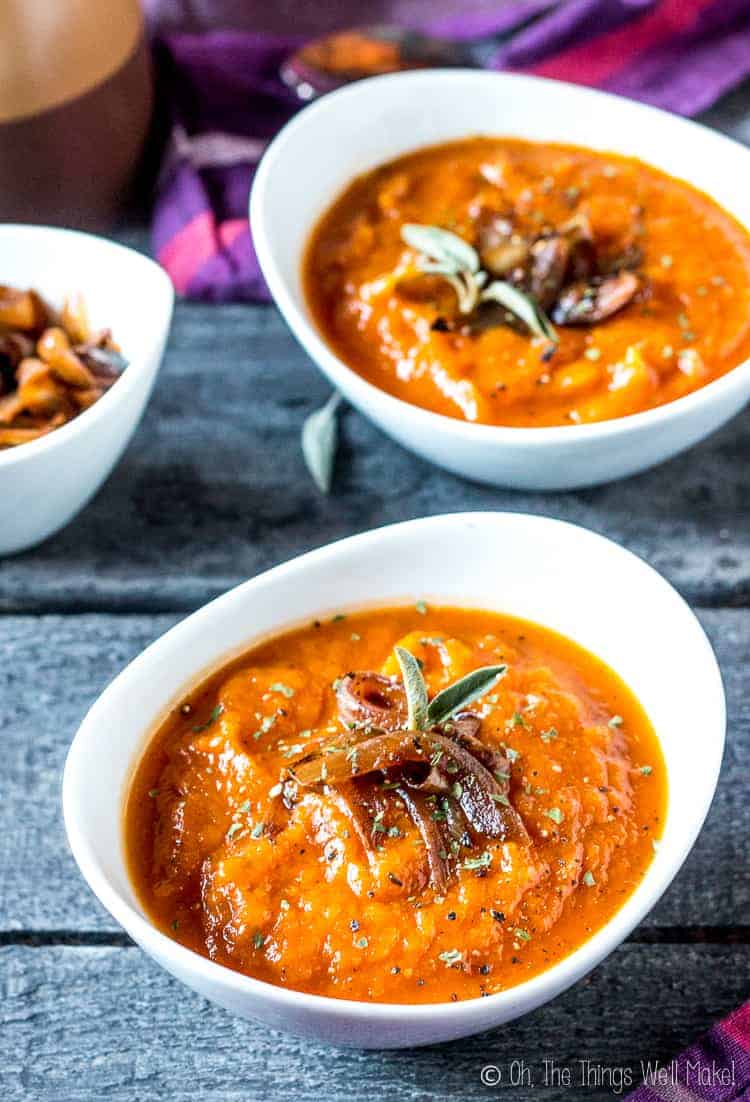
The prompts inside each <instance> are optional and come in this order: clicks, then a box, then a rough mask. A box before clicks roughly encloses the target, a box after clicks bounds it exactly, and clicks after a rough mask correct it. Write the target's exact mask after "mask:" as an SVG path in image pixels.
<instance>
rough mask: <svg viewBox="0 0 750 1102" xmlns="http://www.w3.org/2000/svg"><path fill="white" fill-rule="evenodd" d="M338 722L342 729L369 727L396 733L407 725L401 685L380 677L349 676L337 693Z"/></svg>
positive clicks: (398, 682)
mask: <svg viewBox="0 0 750 1102" xmlns="http://www.w3.org/2000/svg"><path fill="white" fill-rule="evenodd" d="M336 703H337V705H338V710H339V718H340V719H341V722H342V723H343V724H345V726H347V727H348V726H351V725H352V724H355V725H356V726H362V725H365V724H369V726H371V727H376V728H378V729H379V730H381V731H397V730H400V729H403V727H404V725H405V723H406V698H405V696H404V688H403V685H402V684H401V682H400V681H395V680H393V678H390V677H385V676H384V675H383V674H380V673H370V672H367V673H348V674H347V675H346V677H342V678H341V681H340V683H339V686H338V688H337V690H336Z"/></svg>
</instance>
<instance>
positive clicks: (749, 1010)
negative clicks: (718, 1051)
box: [720, 1002, 750, 1052]
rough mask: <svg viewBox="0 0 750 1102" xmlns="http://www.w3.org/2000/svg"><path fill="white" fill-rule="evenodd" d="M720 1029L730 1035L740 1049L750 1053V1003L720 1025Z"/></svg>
mask: <svg viewBox="0 0 750 1102" xmlns="http://www.w3.org/2000/svg"><path fill="white" fill-rule="evenodd" d="M720 1028H721V1029H722V1030H723V1031H724V1033H726V1034H728V1036H730V1037H731V1038H732V1040H733V1041H735V1042H736V1043H737V1044H738V1045H739V1046H740V1048H743V1049H744V1050H745V1052H750V1002H746V1003H745V1004H744V1006H741V1007H740V1008H739V1009H738V1010H735V1011H734V1013H733V1014H730V1015H729V1017H728V1018H725V1019H724V1021H723V1022H721V1023H720Z"/></svg>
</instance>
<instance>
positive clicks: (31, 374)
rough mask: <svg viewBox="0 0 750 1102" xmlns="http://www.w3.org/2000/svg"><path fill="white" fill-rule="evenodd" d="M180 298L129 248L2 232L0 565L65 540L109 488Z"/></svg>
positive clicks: (42, 231) (18, 229)
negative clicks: (58, 536)
mask: <svg viewBox="0 0 750 1102" xmlns="http://www.w3.org/2000/svg"><path fill="white" fill-rule="evenodd" d="M173 299H174V295H173V291H172V285H171V283H170V281H169V279H168V277H167V276H166V275H165V273H164V272H163V271H162V270H161V268H159V267H158V265H156V264H155V263H154V262H153V261H151V260H149V259H148V258H147V257H145V256H141V255H140V254H139V253H136V252H134V251H133V250H132V249H128V248H125V247H124V246H122V245H117V244H114V243H113V242H110V241H106V240H104V239H103V238H99V237H94V236H92V235H90V234H84V233H77V232H73V231H70V230H63V229H53V228H50V227H47V226H22V225H2V226H0V554H2V555H8V554H12V553H13V552H17V551H22V550H24V549H25V548H28V547H32V546H34V545H35V544H38V543H40V542H41V541H42V540H44V539H46V538H47V537H48V536H51V535H52V534H53V533H55V532H57V531H58V530H59V529H60V528H62V527H63V526H64V525H65V524H67V523H68V522H69V521H70V520H71V519H72V518H73V517H74V516H75V514H76V513H78V512H79V510H80V509H82V508H83V506H84V505H85V504H86V503H87V502H88V501H89V500H90V498H91V497H92V496H93V495H94V494H95V493H96V491H97V490H98V489H99V487H100V486H101V484H102V483H103V482H104V480H105V479H106V478H107V476H108V475H109V473H110V472H111V470H112V468H113V467H114V465H115V463H116V462H117V460H118V459H119V458H120V455H121V454H122V452H123V451H124V449H125V447H126V445H127V444H128V442H129V440H130V438H131V436H132V435H133V432H134V431H135V427H136V425H137V423H138V421H139V419H140V416H141V414H142V412H143V409H144V407H145V405H146V402H147V400H148V397H149V394H150V392H151V387H152V385H153V382H154V378H155V376H156V372H157V369H158V367H159V363H160V361H161V357H162V353H163V350H164V344H165V342H166V338H167V333H168V331H169V323H170V319H171V316H172V304H173Z"/></svg>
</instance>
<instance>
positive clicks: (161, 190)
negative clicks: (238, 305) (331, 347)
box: [148, 0, 750, 301]
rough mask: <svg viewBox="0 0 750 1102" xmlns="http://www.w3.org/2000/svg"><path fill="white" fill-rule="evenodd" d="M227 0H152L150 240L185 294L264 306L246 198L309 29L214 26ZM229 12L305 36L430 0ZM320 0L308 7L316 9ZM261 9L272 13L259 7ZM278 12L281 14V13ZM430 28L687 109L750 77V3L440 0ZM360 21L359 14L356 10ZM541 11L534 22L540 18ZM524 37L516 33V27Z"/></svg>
mask: <svg viewBox="0 0 750 1102" xmlns="http://www.w3.org/2000/svg"><path fill="white" fill-rule="evenodd" d="M216 6H217V5H216V2H214V0H212V2H210V3H209V0H204V2H200V0H199V2H193V3H191V4H189V5H187V4H186V3H185V4H183V3H182V2H181V0H148V8H149V16H150V18H151V20H152V24H153V25H154V26H155V27H156V28H157V29H159V28H161V29H162V30H163V28H164V27H165V26H166V27H167V28H169V27H171V26H174V25H179V24H180V20H181V17H182V16H184V15H185V14H186V13H185V12H184V11H183V8H189V10H190V17H189V19H188V26H190V27H192V28H197V29H198V31H199V33H192V32H183V31H174V30H169V31H168V33H162V34H160V35H159V36H157V38H156V41H155V56H156V62H157V71H158V76H159V87H160V95H161V98H162V101H163V102H164V103H165V106H166V109H167V111H168V113H169V118H170V123H171V137H170V141H169V146H168V149H167V152H166V154H165V158H164V164H163V166H162V171H161V174H160V177H159V182H158V186H157V194H156V200H155V204H154V211H153V225H152V243H153V249H154V252H155V255H156V257H157V259H158V260H159V261H160V262H161V263H162V264H163V266H164V267H165V268H166V270H167V272H168V273H169V274H170V276H171V278H172V281H173V282H174V285H175V288H176V290H177V291H178V293H179V294H182V295H185V296H187V297H190V298H197V299H203V300H206V301H232V300H241V301H263V300H266V299H267V298H268V291H267V288H266V286H265V283H264V282H263V277H262V276H261V273H260V270H259V267H258V263H257V259H256V257H255V253H254V251H253V246H252V240H251V236H250V230H249V226H248V222H247V203H248V196H249V192H250V186H251V183H252V179H253V175H254V172H255V168H256V165H257V163H258V161H259V159H260V157H261V156H262V154H263V150H264V149H265V146H266V145H267V144H268V142H269V141H270V139H271V138H272V137H273V135H274V134H275V133H276V131H277V130H278V129H279V127H280V126H282V125H283V124H284V123H285V122H286V121H287V119H289V118H290V117H291V116H292V114H293V113H294V112H295V111H296V110H298V109H299V102H298V101H297V99H296V97H295V96H294V95H293V94H292V93H291V92H290V91H289V90H288V89H287V88H286V87H285V86H284V84H283V83H282V81H281V80H280V78H279V75H278V74H279V66H280V64H281V62H282V61H283V59H284V58H285V57H286V55H287V53H288V52H289V51H290V50H292V49H294V48H295V47H296V46H297V45H298V44H299V43H300V42H301V41H302V38H301V37H290V36H288V35H277V34H273V33H271V31H269V30H234V29H233V30H215V31H206V30H204V29H203V28H205V27H206V26H208V25H209V17H210V12H211V11H212V10H214V11H215V9H216ZM219 7H220V8H221V9H222V10H223V11H224V12H225V13H227V16H228V17H229V18H236V19H237V20H244V23H243V25H244V26H247V25H248V20H254V19H256V20H257V25H258V26H261V27H269V26H270V27H273V26H276V27H278V26H292V27H294V28H295V29H297V28H299V29H302V30H304V31H305V32H306V33H309V32H312V31H315V30H317V31H320V30H325V29H329V28H330V26H331V25H332V23H333V22H338V23H339V24H340V25H350V26H351V25H354V24H356V23H357V22H362V13H363V12H366V17H367V21H368V22H372V21H373V20H374V19H381V20H390V21H400V22H402V23H404V25H407V24H408V25H417V24H418V23H419V18H418V11H419V10H420V8H421V10H422V11H424V5H419V4H417V3H416V2H415V0H393V2H391V3H389V2H387V0H381V2H380V3H375V4H374V5H372V6H369V5H368V6H362V5H354V4H351V0H329V2H327V3H322V4H320V5H319V7H318V8H316V6H315V5H310V6H307V5H297V10H298V11H299V16H300V17H299V18H297V17H296V16H294V17H292V15H291V13H290V11H289V10H288V7H289V5H288V0H278V2H277V3H275V4H274V5H266V4H260V3H259V0H255V2H254V3H252V2H249V3H239V0H237V2H236V3H233V2H232V0H228V2H227V3H224V4H221V3H219ZM308 8H309V9H310V10H308ZM261 9H262V10H261ZM271 9H272V10H271ZM429 10H430V22H429V24H428V25H425V24H424V23H422V24H421V29H423V30H428V31H430V32H432V33H438V34H442V35H445V36H448V37H454V38H456V39H471V38H477V37H487V36H490V35H500V34H503V35H505V36H507V35H509V37H506V38H505V40H504V42H503V44H502V45H499V46H498V49H497V51H496V52H495V53H494V55H492V56H491V60H490V62H489V67H490V68H493V69H507V70H511V71H516V72H518V71H520V72H530V73H536V74H538V75H542V76H547V77H553V78H557V79H564V80H572V81H574V82H577V83H580V84H586V85H589V86H592V87H600V88H605V89H608V90H610V91H614V92H618V93H620V94H622V95H626V96H630V97H632V98H634V99H640V100H643V101H645V102H648V103H652V104H655V105H657V106H659V107H663V108H666V109H667V110H671V111H675V112H677V113H679V114H684V115H693V114H696V113H697V112H699V111H701V110H703V109H705V108H706V107H708V106H709V105H710V104H711V103H713V102H714V101H715V100H716V99H717V98H718V97H719V96H720V95H722V94H723V93H724V92H726V91H727V90H728V89H730V88H731V87H732V86H733V85H735V84H737V83H738V82H739V81H741V80H742V79H744V77H746V76H748V75H750V0H558V2H555V0H514V2H512V3H510V2H508V0H505V2H502V0H495V2H494V3H491V2H487V0H474V2H473V3H472V2H471V0H467V3H465V4H461V5H459V4H457V3H450V2H448V0H437V2H435V3H432V4H431V5H430V9H429ZM311 12H313V13H314V14H315V16H316V19H317V20H318V22H316V21H315V20H313V21H312V22H311V19H312V18H313V17H312V14H311ZM348 13H349V14H350V17H349V14H348ZM531 13H533V14H535V15H537V16H538V18H537V19H536V21H535V22H534V23H532V24H531V25H529V26H525V24H526V22H527V20H528V17H529V14H531ZM514 31H515V32H516V33H513V32H514Z"/></svg>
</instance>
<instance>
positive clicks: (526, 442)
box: [250, 69, 750, 490]
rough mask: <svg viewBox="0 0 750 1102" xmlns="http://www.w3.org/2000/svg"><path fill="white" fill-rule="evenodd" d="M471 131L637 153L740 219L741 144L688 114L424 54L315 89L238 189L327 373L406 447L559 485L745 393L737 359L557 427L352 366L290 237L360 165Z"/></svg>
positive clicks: (630, 455)
mask: <svg viewBox="0 0 750 1102" xmlns="http://www.w3.org/2000/svg"><path fill="white" fill-rule="evenodd" d="M475 134H488V135H500V136H511V137H522V138H529V139H534V140H538V141H545V140H546V141H558V142H571V143H574V144H577V145H584V146H589V147H591V148H594V149H601V150H605V151H614V152H617V153H623V154H630V155H632V156H636V157H640V158H641V159H642V160H644V161H648V162H649V163H650V164H653V165H656V166H658V167H659V168H662V169H664V170H665V171H666V172H669V173H671V174H672V175H674V176H678V177H680V178H682V179H683V180H688V181H689V182H690V183H692V184H694V185H695V186H696V187H698V188H701V189H702V190H703V191H706V192H708V193H709V194H710V195H712V196H713V197H714V198H715V199H716V200H717V201H718V202H719V203H720V204H721V205H722V206H723V207H724V208H725V209H726V210H728V211H730V212H731V213H732V214H733V215H735V217H736V218H738V219H739V221H740V222H742V223H743V224H745V225H750V191H748V188H747V186H746V181H747V179H748V176H750V151H749V150H747V149H746V148H745V147H744V146H741V145H739V144H738V143H736V142H733V141H731V140H730V139H729V138H725V137H723V136H722V135H720V134H717V133H715V132H713V131H711V130H708V129H706V128H705V127H702V126H699V125H697V124H696V123H693V122H688V121H686V120H685V119H680V118H677V117H676V116H673V115H668V114H666V113H665V112H663V111H657V110H655V109H654V108H651V107H644V106H643V105H641V104H637V103H633V102H631V101H629V100H625V99H620V98H619V97H617V96H611V95H606V94H604V93H601V92H596V91H591V90H590V89H588V88H581V87H575V86H573V85H569V84H562V83H559V82H557V81H549V80H542V79H539V78H535V77H526V76H513V75H508V74H500V73H486V72H477V71H475V70H455V69H452V70H428V71H425V72H416V73H398V74H395V75H393V76H384V77H376V78H373V79H371V80H364V81H362V82H360V83H358V84H354V85H351V86H349V87H348V88H344V89H342V90H340V91H338V92H334V93H332V94H331V95H327V96H324V97H323V98H322V99H321V100H319V101H318V102H316V103H314V104H312V105H311V106H310V107H307V108H306V109H305V110H304V111H302V112H300V114H299V115H297V116H296V117H295V118H294V119H293V120H292V121H291V122H290V123H288V125H287V126H285V127H284V129H283V130H282V131H281V132H280V133H279V135H278V136H277V137H276V138H275V140H274V141H273V142H272V143H271V145H270V147H269V149H268V150H267V152H266V154H265V156H264V157H263V160H262V162H261V164H260V167H259V169H258V173H257V175H256V177H255V183H254V186H253V191H252V196H251V201H250V218H251V222H252V229H253V239H254V242H255V248H256V251H257V254H258V259H259V261H260V264H261V267H262V269H263V274H264V276H265V278H266V281H267V283H268V286H269V287H270V289H271V292H272V294H273V297H274V299H275V300H276V303H277V305H278V307H279V309H280V310H281V312H282V314H283V315H284V317H285V319H286V321H287V323H288V324H289V326H290V328H291V329H292V331H293V333H294V334H295V336H296V337H297V339H298V340H299V342H300V343H301V344H302V346H303V347H304V348H305V350H306V351H307V352H308V353H309V355H310V356H311V358H312V359H313V360H314V361H315V363H317V365H318V366H319V367H320V368H321V369H322V370H323V371H324V372H325V374H326V375H327V376H328V378H329V379H330V381H331V383H333V385H334V386H335V387H337V388H338V390H340V391H341V393H342V394H344V395H345V396H346V398H347V399H348V400H349V401H350V402H351V403H352V405H354V406H356V407H357V408H358V409H360V410H361V411H362V412H363V413H364V414H365V415H366V416H368V417H370V418H372V420H373V421H374V422H375V423H376V424H377V425H379V426H380V427H381V428H382V429H384V430H385V432H387V433H389V434H390V435H391V436H393V437H394V438H395V439H396V440H398V441H399V442H400V443H401V444H403V445H404V446H405V447H407V448H410V449H411V450H412V451H415V452H417V453H418V454H419V455H423V456H425V457H426V458H427V459H431V460H432V461H433V462H434V463H437V464H438V465H439V466H441V467H447V468H448V470H451V471H455V472H456V473H457V474H462V475H466V476H467V477H469V478H473V479H477V480H478V481H480V482H489V483H491V484H493V485H502V486H512V487H515V488H518V489H527V490H564V489H572V488H575V487H578V486H590V485H596V484H597V483H601V482H608V481H611V480H612V479H615V478H621V477H622V476H624V475H630V474H634V473H635V472H637V471H641V470H644V469H645V468H647V467H650V466H652V465H653V464H655V463H660V462H661V461H662V460H664V459H668V458H669V457H670V456H673V455H675V454H676V453H677V452H680V451H682V450H683V449H685V448H687V447H690V445H692V444H695V443H696V442H697V441H698V440H701V439H703V437H705V436H707V435H708V434H709V433H710V432H713V431H714V429H716V428H718V427H719V426H720V425H722V424H723V423H724V422H725V421H727V420H728V419H729V418H730V417H731V416H733V414H735V413H737V411H738V410H739V409H741V408H742V406H743V405H744V404H745V402H746V401H747V400H748V397H750V362H745V363H743V364H742V365H741V366H740V367H737V368H735V370H733V371H731V372H730V373H729V374H727V375H725V376H723V378H721V379H718V380H716V381H715V382H712V383H710V384H709V385H708V386H706V387H703V388H702V389H701V390H698V391H696V392H694V393H693V394H690V395H688V396H687V397H685V398H680V399H679V400H678V401H676V402H672V403H670V404H669V405H666V406H662V407H660V408H659V409H654V410H649V411H647V412H645V413H637V414H634V415H632V416H630V417H624V418H621V419H619V420H616V421H605V422H601V423H598V424H591V425H570V426H563V427H559V428H497V427H494V426H490V425H474V424H469V423H467V422H465V421H458V420H456V419H454V418H450V417H445V416H443V415H441V414H437V413H432V412H430V411H428V410H423V409H420V408H419V407H418V406H413V405H411V404H409V403H407V402H403V401H401V399H399V398H395V397H393V396H392V395H390V394H386V393H385V391H382V390H379V389H378V388H377V387H375V386H373V385H372V384H371V383H368V382H366V380H365V379H363V378H362V377H361V376H360V375H357V374H356V372H354V371H352V370H351V369H350V368H348V367H347V366H346V365H345V364H344V363H343V362H342V361H341V360H340V359H339V358H338V357H337V356H336V355H335V353H334V352H333V351H331V349H330V348H329V347H328V345H327V344H326V342H325V341H324V339H323V338H322V336H321V335H320V333H319V331H318V330H317V328H316V326H315V324H314V322H313V320H312V317H311V315H310V312H309V310H308V308H307V305H306V303H305V299H304V295H303V292H302V283H301V279H300V266H301V261H302V255H303V251H304V248H305V245H306V242H307V240H308V238H309V236H310V232H311V230H312V228H313V227H314V225H315V223H316V221H317V220H318V218H319V217H320V215H321V214H322V213H323V212H324V211H325V210H326V209H327V208H328V207H329V206H330V204H331V202H332V201H333V200H334V199H335V198H336V196H337V195H338V194H339V193H340V192H341V191H342V190H343V188H344V187H345V186H346V185H347V184H348V183H349V182H350V181H351V180H352V179H353V178H354V177H355V176H357V175H358V174H360V173H362V172H366V171H368V170H369V169H372V168H374V167H375V166H377V165H379V164H382V163H383V162H385V161H389V160H391V159H392V158H394V157H398V156H399V155H401V154H403V153H406V152H409V151H410V150H413V149H416V148H418V147H419V146H424V145H430V144H434V143H436V142H444V141H449V140H451V139H455V138H464V137H470V136H472V135H475Z"/></svg>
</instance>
